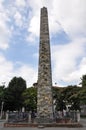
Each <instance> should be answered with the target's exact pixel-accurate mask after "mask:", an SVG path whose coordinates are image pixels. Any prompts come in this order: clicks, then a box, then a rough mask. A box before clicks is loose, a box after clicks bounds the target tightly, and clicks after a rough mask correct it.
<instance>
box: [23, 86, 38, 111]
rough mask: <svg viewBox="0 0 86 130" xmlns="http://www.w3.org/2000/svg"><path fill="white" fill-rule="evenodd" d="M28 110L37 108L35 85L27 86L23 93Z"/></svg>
mask: <svg viewBox="0 0 86 130" xmlns="http://www.w3.org/2000/svg"><path fill="white" fill-rule="evenodd" d="M23 97H24V99H25V100H24V104H25V107H26V110H28V111H31V110H36V108H37V89H36V88H34V87H30V88H27V89H26V90H25V92H24V93H23Z"/></svg>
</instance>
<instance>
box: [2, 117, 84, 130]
mask: <svg viewBox="0 0 86 130" xmlns="http://www.w3.org/2000/svg"><path fill="white" fill-rule="evenodd" d="M4 122H5V120H3V121H2V120H0V130H39V129H40V130H42V129H44V130H86V119H81V123H82V124H83V127H82V128H63V127H49V128H47V127H45V128H32V127H24V128H4V127H3V123H4Z"/></svg>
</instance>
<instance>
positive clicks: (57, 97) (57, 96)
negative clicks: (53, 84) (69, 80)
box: [53, 88, 66, 111]
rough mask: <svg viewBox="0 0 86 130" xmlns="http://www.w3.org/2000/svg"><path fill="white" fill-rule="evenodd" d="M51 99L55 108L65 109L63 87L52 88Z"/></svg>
mask: <svg viewBox="0 0 86 130" xmlns="http://www.w3.org/2000/svg"><path fill="white" fill-rule="evenodd" d="M53 99H54V105H55V106H56V107H55V110H57V111H63V109H66V103H65V100H64V94H63V88H53Z"/></svg>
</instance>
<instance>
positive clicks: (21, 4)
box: [15, 0, 26, 7]
mask: <svg viewBox="0 0 86 130" xmlns="http://www.w3.org/2000/svg"><path fill="white" fill-rule="evenodd" d="M15 4H16V5H17V6H18V7H24V6H25V5H26V2H25V0H15Z"/></svg>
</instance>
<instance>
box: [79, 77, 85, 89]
mask: <svg viewBox="0 0 86 130" xmlns="http://www.w3.org/2000/svg"><path fill="white" fill-rule="evenodd" d="M80 84H81V85H82V87H85V88H86V75H83V76H82V78H81V83H80Z"/></svg>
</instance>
